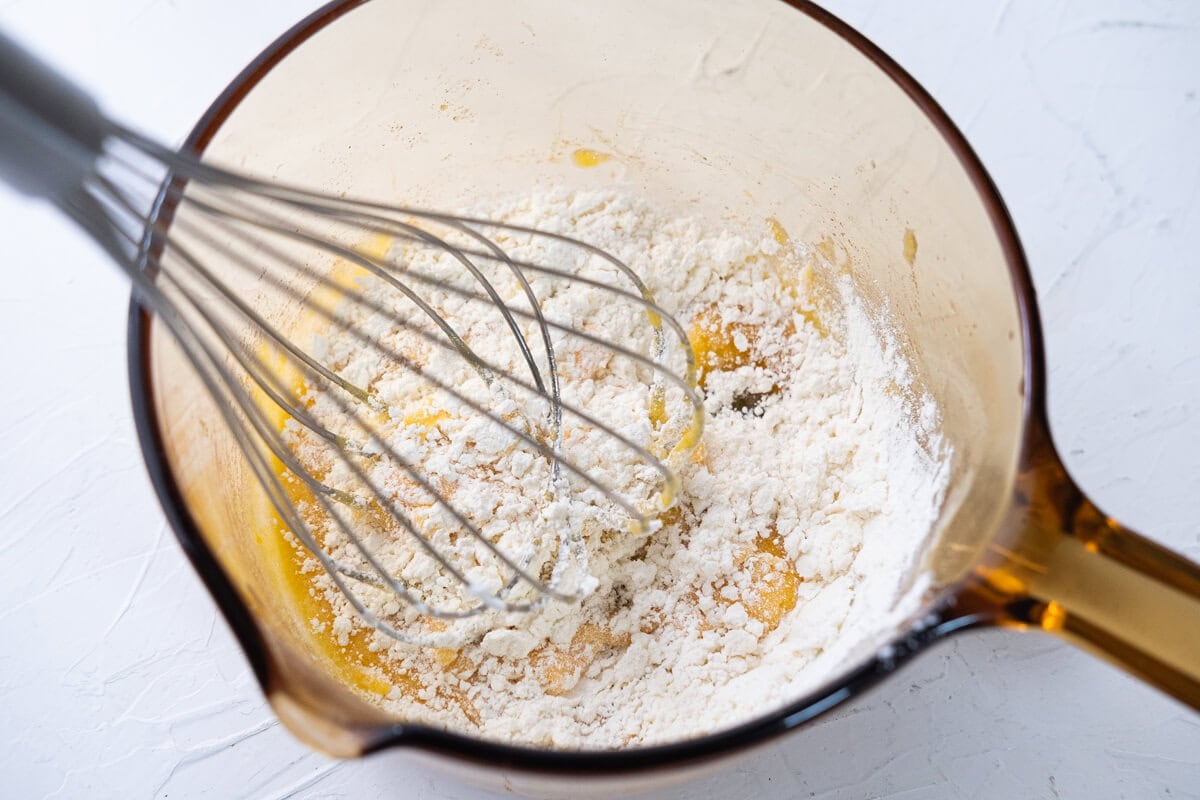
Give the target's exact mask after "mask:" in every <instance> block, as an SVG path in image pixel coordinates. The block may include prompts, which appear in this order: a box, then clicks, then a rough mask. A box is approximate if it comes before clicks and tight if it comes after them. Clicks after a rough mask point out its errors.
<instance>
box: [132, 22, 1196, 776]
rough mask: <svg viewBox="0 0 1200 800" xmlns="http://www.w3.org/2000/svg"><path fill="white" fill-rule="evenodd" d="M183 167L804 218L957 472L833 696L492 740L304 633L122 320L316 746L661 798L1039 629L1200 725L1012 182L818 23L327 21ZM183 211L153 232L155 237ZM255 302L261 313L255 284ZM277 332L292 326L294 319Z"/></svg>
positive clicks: (263, 676)
mask: <svg viewBox="0 0 1200 800" xmlns="http://www.w3.org/2000/svg"><path fill="white" fill-rule="evenodd" d="M188 146H189V147H191V148H193V149H195V150H196V151H197V152H200V153H203V154H204V156H205V158H210V159H212V160H213V161H214V162H217V163H223V164H228V165H232V166H235V167H237V168H239V169H244V170H249V171H252V172H257V173H260V174H262V175H265V176H268V177H273V178H280V179H284V180H287V181H289V182H293V183H298V184H304V185H308V186H313V187H315V188H318V189H321V190H324V191H327V192H331V193H334V194H337V193H339V192H350V193H353V194H354V195H356V196H361V197H368V198H375V199H381V200H384V201H387V200H389V199H391V200H394V199H395V198H396V197H398V196H402V197H404V200H405V202H406V203H410V204H416V205H425V206H429V207H435V208H456V207H461V206H462V205H464V203H465V202H468V201H470V200H471V199H472V198H473V197H476V196H479V195H485V196H486V195H491V194H496V193H498V192H501V191H503V190H506V189H511V188H512V187H525V186H529V185H530V184H531V183H532V182H534V181H539V180H547V181H554V182H556V183H559V184H565V185H567V186H573V187H578V188H585V187H591V186H601V185H606V183H611V181H612V180H614V177H615V178H619V179H620V180H621V181H622V182H623V183H624V185H627V186H630V187H632V188H633V189H634V190H635V191H637V192H639V193H641V194H642V195H643V196H644V197H646V198H647V199H648V200H650V201H652V202H654V203H655V204H657V205H659V206H661V208H662V210H663V212H664V213H672V212H678V213H679V214H681V215H688V216H693V217H700V218H702V219H706V220H708V221H710V222H711V223H712V224H713V225H717V226H722V227H727V226H729V225H730V224H737V223H738V221H741V220H756V221H758V222H761V220H763V219H764V218H766V217H774V218H776V219H780V220H787V223H786V224H787V226H788V230H789V232H790V233H791V235H792V238H793V239H796V240H801V241H804V242H806V243H808V244H810V245H813V246H819V247H821V248H822V249H823V251H824V252H826V253H827V254H828V255H829V256H830V257H831V265H832V268H835V269H837V270H838V271H839V272H840V273H846V274H849V275H850V276H851V278H852V280H853V282H854V284H855V287H856V290H857V291H858V294H859V295H860V296H861V297H862V298H863V299H864V302H865V303H866V304H867V305H868V306H871V307H873V308H875V309H884V308H885V306H886V313H887V317H888V320H889V324H890V325H891V326H892V328H893V332H894V333H895V334H896V335H897V337H898V341H899V342H900V347H901V350H902V352H903V354H904V355H905V357H907V358H908V360H909V361H910V362H911V364H912V367H913V371H914V373H915V375H916V377H917V379H918V380H919V382H920V385H921V386H922V387H924V389H925V390H926V391H927V392H928V393H929V394H930V395H931V396H932V397H934V398H935V399H936V401H937V402H938V404H939V406H940V408H941V412H942V424H943V435H944V437H945V439H946V441H948V442H949V443H950V444H951V445H952V447H953V457H952V461H951V464H950V482H949V488H948V490H947V495H946V499H945V503H944V507H943V508H942V511H941V514H940V517H939V519H938V521H937V524H936V528H935V530H934V531H933V533H932V535H931V537H930V539H929V542H928V545H927V550H926V552H925V553H924V554H923V558H922V559H921V564H922V569H923V570H925V571H926V572H927V574H929V575H931V576H932V588H931V589H930V591H929V592H928V594H927V595H926V597H925V599H924V605H923V608H922V610H921V613H919V614H917V615H915V616H914V617H913V618H912V619H910V620H909V621H908V622H907V623H906V624H905V625H902V626H900V627H890V628H888V629H887V630H885V631H881V635H880V637H879V641H878V642H875V643H872V645H871V646H870V647H866V648H864V649H863V651H862V652H861V653H860V654H859V656H858V658H857V659H855V660H852V661H851V662H850V663H847V664H846V665H845V668H844V669H843V670H842V671H841V673H840V674H838V676H837V677H836V679H834V680H832V681H830V682H829V683H828V684H827V685H825V686H823V687H822V688H820V689H819V690H818V691H815V692H813V693H812V694H810V695H808V696H806V697H802V698H797V699H796V700H795V701H794V702H792V703H789V704H787V705H785V706H781V707H776V708H763V709H761V713H760V715H759V716H758V717H756V718H755V719H753V720H752V721H750V722H747V723H745V724H742V725H739V726H738V727H736V728H730V729H726V730H720V731H716V732H713V733H712V734H710V735H707V736H704V737H700V738H695V739H689V740H687V741H680V742H674V743H669V744H664V745H661V746H655V747H645V748H630V749H623V750H620V751H572V752H564V751H552V750H544V749H536V748H528V747H516V746H509V745H504V744H497V743H494V742H488V741H482V740H479V739H475V738H472V737H469V736H465V735H458V734H452V733H446V732H441V731H436V730H432V729H429V728H426V727H422V726H419V725H410V724H407V723H406V721H405V720H403V719H397V718H394V717H391V716H389V715H388V714H386V713H384V712H383V711H382V710H380V709H379V708H376V707H374V706H371V705H369V704H368V703H366V702H364V701H363V700H361V699H360V698H359V696H358V695H357V694H355V693H354V692H352V691H351V690H350V689H348V688H347V687H346V686H345V685H344V683H343V682H341V681H339V680H338V678H337V676H336V675H334V674H333V673H332V672H331V671H330V669H329V667H328V665H327V663H326V661H325V660H323V658H322V655H321V653H320V652H318V649H317V648H316V647H315V646H314V645H313V643H312V641H311V636H310V635H309V632H308V628H307V624H306V621H305V619H304V618H303V617H302V615H300V614H299V613H297V611H296V610H295V609H294V608H292V607H291V606H289V605H288V604H287V603H283V602H280V601H279V600H278V593H277V592H275V591H273V587H274V586H275V583H273V581H277V578H275V577H272V567H271V565H270V564H269V563H267V559H266V557H265V556H264V555H263V551H262V548H261V547H260V546H259V545H257V544H256V533H257V532H258V531H257V530H256V526H262V525H265V524H267V523H266V522H264V520H263V518H262V514H261V512H260V511H255V509H260V508H263V507H265V503H263V499H262V496H261V492H260V491H259V490H258V489H257V488H256V486H255V484H254V481H253V480H252V479H251V477H250V473H249V471H248V470H247V468H246V465H245V464H244V462H243V461H242V459H241V457H240V456H239V454H238V451H237V447H236V444H235V442H234V440H233V438H232V437H231V436H229V435H228V434H227V433H226V432H225V431H224V429H223V427H222V424H221V422H220V418H219V415H218V413H217V412H216V410H215V409H213V408H212V406H211V403H210V402H209V401H208V399H207V398H206V397H205V395H204V392H203V390H202V389H201V387H200V385H199V383H198V381H197V379H196V378H195V376H193V375H192V373H191V372H190V371H189V369H188V368H187V366H186V363H185V361H184V360H183V359H182V358H181V357H180V355H179V353H178V351H177V350H176V349H175V347H174V345H173V344H172V343H171V341H170V340H169V337H168V336H167V335H166V334H165V332H164V331H163V330H162V328H161V326H159V325H157V324H156V323H155V322H154V320H153V319H152V318H150V317H149V316H148V315H146V314H145V313H144V312H143V311H142V310H141V309H140V308H138V307H137V306H134V308H133V313H132V316H131V330H130V358H131V366H132V384H133V397H134V402H135V405H136V411H137V419H138V425H139V431H140V435H141V439H142V444H143V447H144V450H145V454H146V460H147V463H148V465H149V469H150V472H151V475H152V477H153V480H154V483H155V486H156V488H157V490H158V492H159V494H160V496H161V498H162V501H163V504H164V507H165V509H166V512H167V515H168V517H169V518H170V521H171V523H172V525H173V526H174V528H175V530H176V532H177V534H178V536H179V538H180V540H181V541H182V543H183V545H184V547H185V548H186V549H187V551H188V554H189V556H190V557H191V558H192V560H193V562H194V564H195V565H196V568H197V570H198V571H199V573H200V574H201V576H202V577H203V578H204V580H205V581H206V582H207V584H208V586H209V588H210V590H211V591H212V593H213V595H214V597H215V598H216V600H217V602H218V603H219V604H220V605H221V608H222V610H223V611H224V613H225V615H226V616H227V618H228V619H229V622H230V624H231V626H232V627H233V629H234V631H235V632H236V633H237V635H238V637H239V639H240V640H241V643H242V645H243V647H244V648H245V650H246V653H247V657H248V658H249V659H250V660H251V662H252V663H253V665H254V667H255V669H256V670H257V674H258V677H259V680H260V681H261V683H262V685H263V688H264V691H265V692H266V693H267V696H268V697H269V698H270V701H271V703H272V704H273V706H274V708H275V710H276V711H277V713H278V714H279V716H280V718H281V719H282V720H283V721H284V722H285V723H286V724H287V725H288V726H289V727H290V728H291V729H292V730H293V731H294V732H295V734H296V735H297V736H298V737H299V738H301V739H303V740H305V741H306V742H308V743H310V744H312V745H313V746H314V747H317V748H320V749H322V750H325V751H327V752H330V753H333V754H336V755H341V756H354V755H358V754H362V753H365V752H368V751H373V750H378V749H381V748H388V747H403V748H406V751H407V752H411V753H417V754H420V757H421V758H424V759H427V760H432V761H437V762H440V763H442V764H450V765H452V768H453V769H454V770H455V771H456V772H457V773H458V774H459V775H460V776H463V777H470V776H474V777H475V778H477V779H480V780H484V781H488V782H491V783H494V784H496V785H503V786H507V787H509V788H513V789H517V790H521V791H533V792H543V793H544V792H552V791H556V789H555V788H554V787H555V786H556V785H560V784H562V783H563V782H564V781H566V784H567V785H569V786H570V787H571V791H572V794H573V795H578V794H579V793H580V792H581V791H584V788H585V787H586V789H587V791H591V792H594V791H611V790H613V788H614V787H616V788H631V787H633V786H634V785H636V786H638V787H644V786H646V785H649V784H651V783H655V782H659V781H664V780H674V779H677V778H679V777H680V776H683V775H686V774H689V773H690V772H692V771H694V770H697V769H709V768H713V767H714V765H718V764H722V763H725V762H726V761H727V760H728V759H730V758H733V757H737V756H740V755H742V754H744V753H746V752H747V751H748V750H749V749H750V746H752V745H755V744H759V743H762V742H765V741H767V740H769V739H771V738H773V737H775V736H778V735H780V734H782V733H783V732H785V731H787V730H789V729H792V728H795V727H796V726H798V725H801V724H806V723H808V722H810V721H811V720H814V719H815V718H817V717H819V715H820V714H821V713H822V712H824V711H827V710H828V709H830V708H832V707H833V706H835V705H836V704H837V703H839V702H841V701H843V700H845V699H846V698H847V697H850V696H851V695H852V694H853V693H855V692H857V691H859V690H861V689H863V688H865V687H867V686H869V685H871V684H872V683H874V682H875V681H877V680H879V679H881V678H884V677H886V676H888V675H889V674H891V672H892V671H893V670H894V669H895V668H896V667H897V665H898V664H900V663H902V662H903V661H904V660H905V659H906V658H907V657H909V656H911V655H912V654H914V653H916V652H918V651H920V650H922V649H923V648H924V647H926V646H927V645H928V644H929V643H931V642H933V641H936V640H937V639H939V638H941V637H944V636H946V635H948V634H950V633H951V632H954V631H958V630H964V629H967V628H970V627H975V626H981V625H997V624H999V625H1012V626H1019V627H1037V628H1041V629H1043V630H1045V631H1049V632H1050V633H1052V634H1054V635H1057V636H1061V637H1063V638H1065V639H1067V640H1069V641H1071V642H1073V643H1076V644H1079V645H1081V646H1083V647H1086V648H1088V649H1089V650H1092V651H1094V652H1096V653H1098V654H1099V655H1101V656H1103V657H1105V658H1108V659H1110V660H1112V661H1113V662H1115V663H1116V664H1118V665H1119V666H1120V667H1122V668H1123V669H1126V670H1128V671H1129V672H1131V673H1133V674H1134V675H1137V676H1138V677H1140V678H1141V679H1143V680H1145V681H1147V682H1149V683H1152V684H1154V685H1155V686H1157V687H1159V688H1161V689H1162V690H1163V691H1166V692H1169V693H1171V694H1172V695H1174V696H1175V697H1177V698H1179V699H1180V700H1182V701H1184V702H1186V703H1190V704H1191V705H1193V706H1196V707H1200V636H1197V635H1196V632H1197V629H1198V627H1200V568H1198V567H1197V566H1196V565H1195V564H1192V563H1190V562H1188V561H1187V560H1185V559H1183V558H1181V557H1180V556H1178V555H1175V554H1173V553H1171V552H1169V551H1167V550H1165V549H1163V548H1162V547H1159V546H1158V545H1156V544H1154V543H1152V542H1150V541H1148V540H1146V539H1144V538H1143V537H1141V536H1139V535H1137V534H1135V533H1133V532H1131V531H1129V530H1127V529H1125V528H1123V527H1122V526H1120V525H1119V524H1118V523H1116V522H1115V521H1113V520H1111V519H1109V518H1108V517H1106V516H1105V515H1104V514H1103V513H1102V512H1100V511H1099V510H1098V509H1097V508H1096V507H1095V506H1094V505H1093V504H1092V503H1091V502H1089V501H1088V500H1087V499H1086V498H1085V497H1084V496H1083V495H1082V494H1081V493H1080V491H1079V489H1078V488H1077V487H1076V486H1075V485H1074V484H1073V483H1072V481H1071V479H1070V477H1069V476H1068V475H1067V474H1066V472H1065V471H1064V469H1063V467H1062V464H1061V462H1060V460H1059V458H1058V456H1057V455H1056V453H1055V450H1054V447H1053V444H1052V443H1051V440H1050V437H1049V432H1048V429H1047V425H1046V412H1045V404H1044V392H1045V375H1044V370H1043V363H1042V341H1041V333H1040V329H1039V324H1038V319H1037V313H1036V309H1035V298H1034V293H1033V289H1032V286H1031V284H1030V278H1029V272H1028V269H1027V267H1026V264H1025V261H1024V257H1023V255H1022V252H1021V248H1020V245H1019V243H1018V241H1017V237H1016V234H1015V233H1014V231H1013V227H1012V223H1011V221H1010V220H1009V218H1008V215H1007V213H1006V211H1005V209H1004V206H1003V204H1002V202H1001V200H1000V198H999V196H998V195H997V193H996V190H995V187H994V186H993V185H992V183H991V181H990V180H989V178H988V177H987V175H986V173H985V172H984V170H983V168H982V166H981V165H980V163H979V161H978V159H977V158H976V157H975V155H974V154H973V153H972V151H971V150H970V148H969V147H968V146H967V144H966V142H965V141H964V139H963V137H962V135H961V134H960V133H959V132H958V131H957V130H956V129H955V128H954V127H953V125H952V124H951V123H950V121H949V120H948V119H947V117H946V115H945V114H944V113H943V112H942V111H941V109H939V108H938V107H937V105H936V104H935V103H934V102H933V100H932V99H931V98H930V97H929V95H928V94H926V93H925V91H924V90H922V89H921V88H920V87H919V86H918V85H917V84H916V83H915V82H914V81H913V80H912V78H910V77H909V76H908V75H907V74H905V73H904V72H903V71H902V70H901V69H900V68H899V67H897V66H896V65H895V64H894V63H893V62H892V61H891V60H889V59H888V58H887V57H886V56H885V55H883V54H882V53H881V52H880V51H879V50H878V49H876V48H875V47H874V46H873V45H871V44H870V43H869V42H867V41H866V40H865V39H863V37H862V36H860V35H859V34H857V33H856V32H854V31H853V30H851V29H850V28H848V27H847V26H845V25H844V24H842V23H840V22H839V21H837V20H836V19H834V18H833V17H831V16H830V15H829V14H827V13H826V12H824V11H822V10H820V9H819V8H817V7H816V6H814V5H812V4H810V3H805V2H791V3H788V2H781V0H610V2H605V3H595V4H589V3H578V2H561V0H507V1H506V2H504V3H480V2H478V0H437V1H436V2H422V1H421V0H372V2H354V1H353V0H343V1H342V2H334V3H332V4H330V5H329V6H327V7H325V8H324V9H322V10H320V11H318V12H317V13H315V14H314V15H313V16H312V17H310V18H309V19H307V20H305V21H303V22H302V23H300V24H299V25H297V26H296V27H295V28H294V29H292V30H291V31H289V32H287V33H286V34H285V35H284V36H283V37H282V38H280V39H279V40H278V41H277V42H275V43H274V44H273V45H272V46H271V47H270V48H268V49H267V50H266V51H265V52H264V53H263V54H262V55H261V56H260V57H259V58H258V59H257V60H256V61H255V62H254V63H252V64H251V65H250V66H249V67H248V68H247V69H246V70H245V71H244V72H243V73H242V74H241V75H240V76H239V77H238V78H237V79H236V80H235V81H234V83H233V84H232V85H231V86H230V87H229V88H228V89H227V90H226V92H225V93H224V94H223V95H222V96H221V97H220V98H219V99H218V100H217V101H216V103H215V104H214V105H213V107H212V108H211V109H210V110H209V112H208V113H207V115H206V116H205V117H204V119H203V120H201V122H200V123H199V125H198V126H197V128H196V130H195V132H194V134H193V135H192V137H191V139H190V140H189V142H188ZM580 147H595V148H598V149H601V150H603V151H604V152H605V153H606V154H608V155H610V156H611V158H610V160H609V161H608V162H606V163H605V164H604V165H603V168H602V169H590V170H584V169H579V168H578V167H577V165H575V164H573V163H572V159H571V158H570V154H571V153H572V152H574V150H575V149H576V148H580ZM173 212H174V209H171V208H166V207H164V208H162V209H160V212H159V213H160V215H161V217H160V219H161V221H163V222H169V221H170V219H171V215H172V213H173ZM179 213H180V214H182V213H184V212H183V211H180V212H179ZM248 280H249V279H248ZM242 288H243V289H244V290H245V292H246V293H247V296H251V297H252V296H255V294H254V291H255V287H254V286H253V284H252V282H248V283H247V284H246V285H245V286H243V287H242ZM259 310H260V311H261V313H263V314H264V315H266V316H267V317H269V318H270V319H271V320H272V321H273V322H275V323H277V324H279V325H281V326H283V327H285V328H286V327H287V325H288V322H289V319H290V318H291V316H290V315H293V314H294V311H295V309H291V308H265V309H259ZM468 773H469V774H468ZM580 775H587V776H590V778H589V782H587V783H586V784H581V783H580V782H579V781H578V776H580Z"/></svg>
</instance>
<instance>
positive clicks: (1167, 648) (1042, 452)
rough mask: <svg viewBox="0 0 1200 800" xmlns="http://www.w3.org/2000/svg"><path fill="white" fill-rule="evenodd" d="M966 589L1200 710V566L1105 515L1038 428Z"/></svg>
mask: <svg viewBox="0 0 1200 800" xmlns="http://www.w3.org/2000/svg"><path fill="white" fill-rule="evenodd" d="M1010 514H1011V516H1010V519H1009V521H1008V524H1007V525H1006V530H1007V531H1009V535H1007V536H1001V537H1000V538H999V539H998V540H997V542H996V543H995V544H993V545H992V547H991V549H990V551H989V552H988V554H987V555H986V557H985V558H984V560H983V562H982V563H981V565H980V566H979V567H978V568H977V570H976V573H975V575H974V576H973V577H972V579H971V581H970V583H971V585H970V586H969V588H968V590H967V594H968V595H973V596H974V598H975V599H976V600H982V601H983V602H984V604H986V605H987V606H990V607H991V608H993V609H999V619H998V621H999V622H1000V623H1001V624H1008V625H1012V626H1017V627H1025V626H1037V627H1039V628H1041V629H1043V630H1046V631H1048V632H1050V633H1053V634H1055V635H1057V636H1060V637H1062V638H1063V639H1066V640H1067V641H1070V642H1072V643H1073V644H1076V645H1078V646H1081V647H1083V648H1084V649H1086V650H1089V651H1091V652H1093V653H1095V654H1097V655H1099V656H1101V657H1103V658H1105V659H1107V660H1109V661H1111V662H1113V663H1115V664H1116V665H1117V666H1119V667H1121V668H1122V669H1124V670H1126V671H1127V672H1129V673H1131V674H1133V675H1136V676H1137V677H1139V678H1141V679H1142V680H1144V681H1146V682H1147V683H1150V684H1152V685H1154V686H1157V687H1158V688H1160V689H1162V690H1163V691H1165V692H1167V693H1168V694H1170V695H1172V696H1174V697H1175V698H1177V699H1179V700H1181V701H1183V702H1184V703H1187V704H1188V705H1190V706H1192V707H1193V708H1196V709H1198V710H1200V565H1197V564H1195V563H1192V562H1191V561H1188V560H1187V559H1186V558H1183V557H1182V556H1180V555H1178V554H1176V553H1173V552H1171V551H1170V550H1168V549H1166V548H1165V547H1162V546H1161V545H1158V544H1155V543H1154V542H1152V541H1150V540H1149V539H1146V538H1145V537H1143V536H1141V535H1139V534H1137V533H1135V532H1133V531H1131V530H1129V529H1128V528H1126V527H1124V526H1122V525H1121V524H1120V523H1118V522H1117V521H1116V520H1113V519H1112V518H1110V517H1108V516H1106V515H1105V514H1104V513H1103V512H1101V511H1100V510H1099V509H1098V508H1097V507H1096V506H1095V505H1094V504H1093V503H1092V502H1091V501H1090V500H1088V499H1087V497H1085V496H1084V495H1083V493H1082V492H1081V491H1080V490H1079V488H1078V487H1077V486H1076V485H1075V483H1074V482H1073V481H1072V480H1071V478H1070V476H1069V475H1068V474H1067V472H1066V469H1065V468H1064V467H1063V465H1062V462H1061V460H1060V459H1059V457H1058V454H1057V453H1056V452H1055V451H1054V445H1053V444H1052V443H1051V441H1050V437H1049V435H1048V433H1047V432H1046V431H1045V429H1044V428H1040V427H1039V428H1038V429H1037V430H1033V431H1031V435H1030V439H1029V446H1028V449H1027V457H1026V460H1025V465H1024V466H1023V468H1022V470H1021V473H1020V476H1019V478H1018V480H1017V484H1016V492H1015V496H1014V502H1013V508H1012V510H1011V512H1010Z"/></svg>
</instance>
